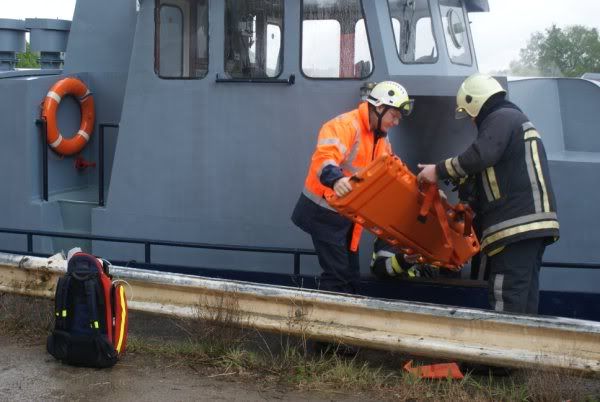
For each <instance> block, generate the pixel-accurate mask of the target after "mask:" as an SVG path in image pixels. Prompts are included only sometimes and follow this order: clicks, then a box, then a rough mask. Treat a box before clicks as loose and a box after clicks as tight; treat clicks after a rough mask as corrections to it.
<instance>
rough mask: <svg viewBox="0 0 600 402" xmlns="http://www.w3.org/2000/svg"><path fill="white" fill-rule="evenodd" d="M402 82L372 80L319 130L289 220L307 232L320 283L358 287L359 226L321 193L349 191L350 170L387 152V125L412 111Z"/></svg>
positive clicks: (345, 288)
mask: <svg viewBox="0 0 600 402" xmlns="http://www.w3.org/2000/svg"><path fill="white" fill-rule="evenodd" d="M412 104H413V102H412V100H411V99H409V97H408V93H407V92H406V90H405V89H404V87H402V85H400V84H398V83H396V82H392V81H384V82H380V83H379V84H377V85H376V86H375V87H374V88H373V90H372V91H371V93H370V95H369V96H368V98H367V100H366V102H362V103H361V104H360V105H359V107H358V109H355V110H352V111H350V112H347V113H344V114H342V115H340V116H338V117H336V118H334V119H332V120H330V121H328V122H326V123H325V124H324V125H323V127H321V130H320V131H319V138H318V141H317V146H316V149H315V151H314V153H313V155H312V159H311V163H310V166H309V168H308V174H307V176H306V180H305V182H304V189H303V190H302V194H301V195H300V198H299V199H298V202H297V203H296V207H295V208H294V212H293V214H292V221H293V222H294V223H295V224H296V226H298V227H299V228H300V229H302V230H304V231H305V232H307V233H308V234H310V235H311V237H312V241H313V245H314V247H315V250H316V252H317V257H318V259H319V265H321V268H322V269H323V272H322V274H321V281H320V288H321V289H323V290H330V291H334V292H345V293H357V292H358V283H359V279H360V270H359V265H358V243H359V239H360V234H361V230H362V227H361V226H360V225H355V224H353V223H352V221H350V220H349V219H346V218H345V217H343V216H341V215H340V214H338V213H337V212H336V211H335V210H334V209H333V208H332V207H331V206H329V204H328V203H327V200H326V197H327V196H328V195H330V194H333V193H335V194H336V195H337V196H338V197H343V196H344V195H346V194H348V193H349V192H350V191H352V182H351V177H352V175H354V174H356V173H358V171H359V170H360V169H362V168H364V167H366V166H367V165H368V164H369V163H370V162H371V161H372V160H374V159H376V158H377V157H379V156H381V155H384V154H392V147H391V144H390V142H389V140H388V138H387V131H388V130H389V129H390V128H392V127H394V126H396V125H398V124H399V123H400V120H401V118H402V116H407V115H409V114H410V112H411V111H412Z"/></svg>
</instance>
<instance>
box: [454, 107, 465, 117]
mask: <svg viewBox="0 0 600 402" xmlns="http://www.w3.org/2000/svg"><path fill="white" fill-rule="evenodd" d="M467 117H469V114H468V113H467V111H466V110H465V108H463V107H457V108H456V111H455V112H454V118H455V119H456V120H461V119H466V118H467Z"/></svg>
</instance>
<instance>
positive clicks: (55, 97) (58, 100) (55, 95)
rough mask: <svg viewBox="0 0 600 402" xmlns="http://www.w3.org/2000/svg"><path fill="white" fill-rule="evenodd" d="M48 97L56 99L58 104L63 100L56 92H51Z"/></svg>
mask: <svg viewBox="0 0 600 402" xmlns="http://www.w3.org/2000/svg"><path fill="white" fill-rule="evenodd" d="M46 97H47V98H51V99H54V100H55V101H56V103H60V101H61V99H62V98H61V97H60V95H59V94H57V93H56V92H54V91H50V92H48V95H46Z"/></svg>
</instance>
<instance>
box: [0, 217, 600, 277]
mask: <svg viewBox="0 0 600 402" xmlns="http://www.w3.org/2000/svg"><path fill="white" fill-rule="evenodd" d="M0 233H6V234H13V235H23V236H26V237H27V250H26V252H27V253H28V254H29V255H35V256H43V257H46V256H48V254H44V253H37V252H35V251H34V248H33V239H34V237H50V238H63V239H79V240H92V241H102V242H111V243H122V244H141V245H143V246H144V265H146V266H148V265H150V264H152V246H166V247H176V248H192V249H204V250H223V251H241V252H251V253H268V254H287V255H292V256H293V259H294V263H293V267H294V271H293V274H294V275H295V276H299V275H300V273H301V270H300V258H301V256H303V255H305V256H314V255H316V254H317V253H316V252H315V251H314V250H311V249H303V248H292V247H261V246H242V245H231V244H213V243H194V242H178V241H170V240H152V239H141V238H126V237H116V236H101V235H94V234H86V233H68V232H51V231H44V230H23V229H11V228H0ZM23 251H24V250H0V252H5V253H14V254H21V253H23ZM132 262H137V261H132ZM542 267H545V268H576V269H577V268H578V269H600V263H594V262H557V261H543V262H542Z"/></svg>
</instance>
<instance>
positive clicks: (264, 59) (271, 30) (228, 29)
mask: <svg viewBox="0 0 600 402" xmlns="http://www.w3.org/2000/svg"><path fill="white" fill-rule="evenodd" d="M282 32H283V1H282V0H254V1H240V0H226V2H225V73H226V74H227V75H228V76H229V77H231V78H272V77H277V76H278V75H279V74H280V73H281V67H282V61H283V42H282Z"/></svg>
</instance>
